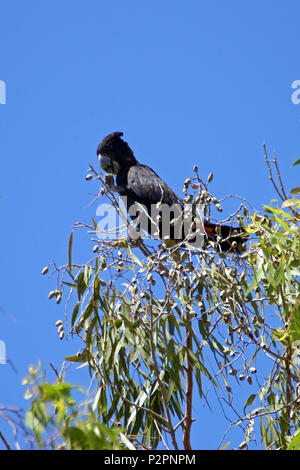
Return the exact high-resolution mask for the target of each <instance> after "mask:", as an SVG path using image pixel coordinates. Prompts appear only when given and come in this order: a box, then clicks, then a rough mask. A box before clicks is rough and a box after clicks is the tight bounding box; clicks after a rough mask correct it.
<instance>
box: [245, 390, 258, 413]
mask: <svg viewBox="0 0 300 470" xmlns="http://www.w3.org/2000/svg"><path fill="white" fill-rule="evenodd" d="M255 397H256V395H255V394H252V395H250V396H249V397H248V398H247V400H246V403H245V406H244V413H245V412H246V408H247V407H248V406H251V405H252V403H253V400H254V399H255Z"/></svg>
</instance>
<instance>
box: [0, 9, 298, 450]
mask: <svg viewBox="0 0 300 470" xmlns="http://www.w3.org/2000/svg"><path fill="white" fill-rule="evenodd" d="M299 26H300V4H299V2H298V1H295V0H289V2H281V1H279V0H272V1H271V0H262V1H258V0H253V1H251V2H250V1H246V0H245V1H243V2H240V1H238V0H227V1H226V2H224V1H222V0H215V1H209V2H208V1H202V0H188V1H183V0H164V1H158V0H152V1H151V2H146V1H138V0H105V1H104V0H88V1H87V2H83V1H82V0H80V1H79V0H72V1H71V0H63V1H58V0H51V1H46V0H45V1H43V2H41V1H38V0H27V1H26V2H23V1H21V0H18V1H17V0H11V1H9V2H8V1H2V2H1V5H0V47H1V61H0V80H2V81H4V82H5V84H6V104H0V155H1V172H0V194H1V198H0V214H1V221H2V222H1V226H0V234H1V247H0V263H1V264H0V265H1V290H0V292H1V296H0V307H1V311H0V315H1V316H0V319H1V323H0V324H1V329H0V340H3V341H5V343H6V348H7V356H8V357H9V359H10V360H11V361H12V362H13V364H14V367H15V368H16V370H17V373H16V372H15V371H14V370H13V369H12V368H11V367H10V366H9V365H0V383H1V389H0V403H6V404H11V405H19V406H23V405H24V401H23V390H22V388H21V386H20V383H21V380H22V377H24V375H25V374H26V372H27V368H28V365H29V364H30V363H36V362H37V360H38V359H40V360H41V361H42V363H43V366H44V367H45V368H46V369H48V370H49V365H48V364H49V361H52V362H53V363H54V364H55V365H57V366H58V367H59V364H60V362H61V359H62V358H63V356H64V355H66V354H67V355H70V353H74V352H76V350H77V349H76V345H75V344H72V342H71V341H65V342H61V341H59V339H58V336H57V333H56V328H55V326H54V323H55V321H56V320H57V319H58V318H61V317H62V316H63V315H64V306H63V303H62V304H61V305H60V306H59V307H58V306H57V305H56V303H55V302H53V301H52V302H50V301H49V300H48V299H47V295H48V292H49V290H51V289H52V288H53V287H55V279H54V278H51V279H48V278H45V277H43V276H41V274H40V273H41V269H42V267H43V266H45V265H46V264H47V263H48V262H49V261H53V260H55V261H56V262H57V263H58V264H60V263H63V262H65V261H66V257H67V245H68V237H69V233H70V231H71V229H72V226H73V224H74V222H76V221H78V220H81V221H86V222H89V221H90V219H91V216H94V215H95V210H96V207H95V206H94V207H89V208H87V205H88V203H89V201H90V200H91V197H92V196H91V194H90V193H91V192H95V186H91V185H90V184H89V183H88V182H86V181H85V175H86V169H87V167H88V164H89V163H90V162H91V163H93V164H94V165H97V160H96V147H97V144H98V142H99V141H100V140H101V139H102V137H103V136H105V135H106V134H107V133H109V132H112V131H115V130H122V131H123V132H124V135H125V138H126V140H127V141H128V142H129V144H130V145H131V147H132V148H133V149H134V151H135V155H136V157H137V158H138V159H139V160H140V161H142V162H143V163H145V164H148V165H150V166H151V167H152V168H154V169H155V171H156V172H157V173H158V174H159V175H160V176H161V177H163V178H164V179H165V180H166V181H167V182H168V184H169V185H170V186H172V187H173V188H174V189H175V190H176V191H177V192H178V193H180V192H181V189H182V185H183V181H184V179H185V178H186V177H188V176H190V175H191V174H192V167H193V165H194V164H197V165H198V166H199V173H200V175H201V176H202V177H203V178H204V179H205V178H206V177H207V175H208V174H209V172H211V171H212V172H213V173H214V175H215V177H214V181H213V183H212V185H211V190H212V192H214V194H215V195H216V196H217V197H222V196H225V195H227V194H239V195H241V196H243V197H246V198H247V199H248V200H249V201H250V202H251V203H252V204H253V205H254V206H256V207H257V208H258V209H260V208H261V207H262V205H263V204H265V203H269V201H270V199H271V198H273V197H274V191H273V188H272V186H271V184H270V183H269V182H268V179H267V171H266V167H265V164H264V160H263V149H262V143H263V142H264V141H265V142H266V143H267V147H268V149H269V151H270V154H271V152H272V151H273V150H276V152H277V155H278V158H279V163H280V167H281V170H282V175H283V179H284V181H285V182H286V185H287V187H288V188H293V187H295V186H296V185H297V184H298V183H299V181H297V180H299V175H298V174H297V171H298V170H296V169H291V168H290V166H291V163H292V162H293V161H295V160H296V159H297V158H298V157H299V135H300V106H298V105H295V104H293V103H292V101H291V95H292V92H293V90H292V88H291V84H292V82H293V81H294V80H297V79H300V62H299V46H298V45H299V40H300V37H299V36H300V27H299ZM234 204H235V203H234V202H232V205H229V207H226V210H228V215H229V213H230V211H232V210H233V209H235V208H236V206H234ZM236 204H238V203H236ZM75 250H76V253H77V254H78V256H79V257H81V258H82V260H85V259H87V253H90V250H91V245H90V243H89V242H88V240H86V239H84V240H82V243H81V244H79V245H78V244H77V245H76V247H75ZM48 376H49V379H50V378H52V375H51V372H50V371H49V375H48ZM214 426H215V424H214V425H211V427H210V423H207V429H206V433H205V435H203V436H201V448H214V446H215V442H216V431H215V428H214Z"/></svg>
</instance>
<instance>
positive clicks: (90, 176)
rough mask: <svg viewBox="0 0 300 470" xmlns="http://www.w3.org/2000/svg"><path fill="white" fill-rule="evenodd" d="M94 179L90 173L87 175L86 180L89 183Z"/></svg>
mask: <svg viewBox="0 0 300 470" xmlns="http://www.w3.org/2000/svg"><path fill="white" fill-rule="evenodd" d="M92 178H93V175H91V174H90V173H89V174H88V175H86V177H85V179H86V180H87V181H90V180H91V179H92Z"/></svg>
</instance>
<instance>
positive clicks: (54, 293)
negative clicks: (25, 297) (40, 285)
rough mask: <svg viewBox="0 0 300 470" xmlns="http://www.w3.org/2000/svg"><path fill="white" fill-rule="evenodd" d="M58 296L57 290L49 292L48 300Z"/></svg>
mask: <svg viewBox="0 0 300 470" xmlns="http://www.w3.org/2000/svg"><path fill="white" fill-rule="evenodd" d="M55 296H56V291H55V290H52V291H51V292H49V294H48V299H53V297H55Z"/></svg>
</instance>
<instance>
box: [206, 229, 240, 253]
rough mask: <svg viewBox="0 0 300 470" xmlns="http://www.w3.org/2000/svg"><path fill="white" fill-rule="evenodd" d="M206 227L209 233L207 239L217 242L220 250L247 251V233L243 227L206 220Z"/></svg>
mask: <svg viewBox="0 0 300 470" xmlns="http://www.w3.org/2000/svg"><path fill="white" fill-rule="evenodd" d="M204 228H205V232H206V233H207V239H208V240H209V241H213V242H215V243H216V247H217V250H218V251H222V252H225V251H232V252H236V253H240V252H241V251H245V242H246V240H247V235H246V232H245V230H244V229H243V228H241V227H230V226H229V225H216V224H211V223H209V222H204Z"/></svg>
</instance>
